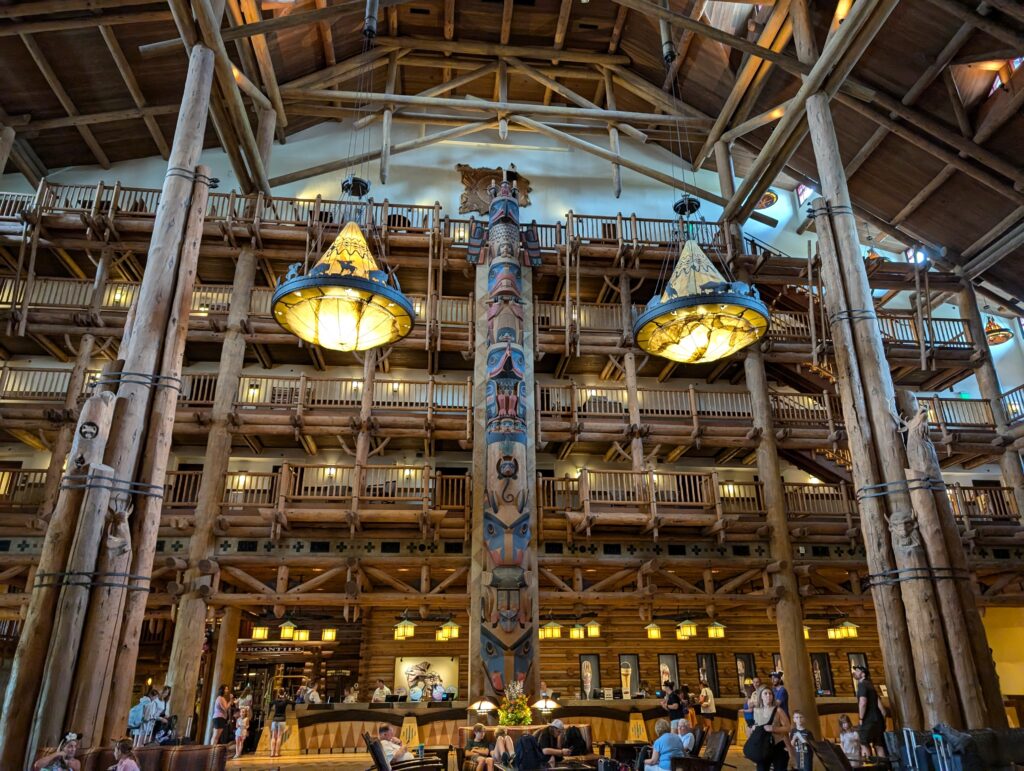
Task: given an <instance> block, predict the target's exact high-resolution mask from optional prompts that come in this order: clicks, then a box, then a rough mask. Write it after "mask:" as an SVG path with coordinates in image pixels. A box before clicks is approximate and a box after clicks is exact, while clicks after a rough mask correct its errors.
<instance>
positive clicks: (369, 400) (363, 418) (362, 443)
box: [352, 349, 377, 529]
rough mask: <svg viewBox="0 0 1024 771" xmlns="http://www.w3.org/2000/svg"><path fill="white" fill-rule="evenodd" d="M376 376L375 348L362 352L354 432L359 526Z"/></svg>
mask: <svg viewBox="0 0 1024 771" xmlns="http://www.w3.org/2000/svg"><path fill="white" fill-rule="evenodd" d="M376 377H377V350H376V349H370V350H369V351H366V352H365V353H364V354H363V393H362V399H361V401H360V403H359V433H358V434H356V450H355V453H356V454H355V466H356V469H355V479H353V480H352V489H353V491H354V495H353V496H352V527H353V528H355V529H358V527H359V499H360V497H361V496H362V495H363V493H364V492H365V491H366V462H367V461H368V460H369V459H370V439H371V438H372V437H373V426H372V425H371V420H372V418H373V391H374V386H373V384H374V382H375V381H376Z"/></svg>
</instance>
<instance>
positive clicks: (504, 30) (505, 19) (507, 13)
mask: <svg viewBox="0 0 1024 771" xmlns="http://www.w3.org/2000/svg"><path fill="white" fill-rule="evenodd" d="M514 7H515V0H504V3H502V6H501V33H500V34H499V36H498V38H499V41H500V42H501V44H502V45H503V46H507V45H508V41H509V39H510V38H511V37H512V9H513V8H514Z"/></svg>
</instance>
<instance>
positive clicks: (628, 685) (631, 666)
mask: <svg viewBox="0 0 1024 771" xmlns="http://www.w3.org/2000/svg"><path fill="white" fill-rule="evenodd" d="M618 687H619V688H621V689H622V698H624V699H632V698H633V697H634V696H635V695H636V694H637V693H639V692H640V657H639V656H638V655H637V654H635V653H620V654H619V686H618Z"/></svg>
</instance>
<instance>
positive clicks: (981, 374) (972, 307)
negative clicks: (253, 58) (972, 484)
mask: <svg viewBox="0 0 1024 771" xmlns="http://www.w3.org/2000/svg"><path fill="white" fill-rule="evenodd" d="M957 304H958V305H959V307H960V314H961V315H962V316H963V317H964V318H965V319H966V320H967V326H968V328H969V329H970V331H971V340H972V341H973V342H974V347H975V350H977V351H979V352H980V353H981V359H980V361H979V362H978V367H977V369H975V370H974V376H975V377H976V378H977V379H978V390H979V391H981V396H982V398H983V399H985V400H987V401H988V403H989V407H990V408H991V410H992V420H993V422H995V424H996V431H998V432H999V433H1000V434H1002V433H1005V431H1006V429H1007V426H1008V425H1009V422H1010V421H1009V419H1008V416H1007V414H1006V408H1005V407H1004V406H1003V398H1002V397H1003V389H1002V387H1001V386H1000V384H999V374H998V373H997V372H996V367H995V364H993V363H992V350H991V348H990V347H989V344H988V338H987V337H986V336H985V322H984V320H983V319H982V317H981V310H980V309H979V308H978V297H977V295H976V294H975V292H974V287H973V286H972V285H971V284H970V282H968V281H965V282H964V288H963V289H961V290H960V292H959V293H958V294H957ZM999 471H1000V474H1001V476H1002V477H1003V484H1004V485H1006V486H1007V487H1009V488H1011V489H1012V490H1013V498H1014V502H1015V503H1016V504H1017V511H1018V513H1020V514H1021V515H1022V516H1024V469H1021V462H1020V453H1019V452H1017V451H1016V450H1014V449H1012V448H1007V450H1006V452H1004V453H1003V454H1002V455H1000V456H999Z"/></svg>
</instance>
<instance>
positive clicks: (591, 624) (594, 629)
mask: <svg viewBox="0 0 1024 771" xmlns="http://www.w3.org/2000/svg"><path fill="white" fill-rule="evenodd" d="M600 636H601V625H600V624H599V623H597V621H588V622H587V637H600Z"/></svg>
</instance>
